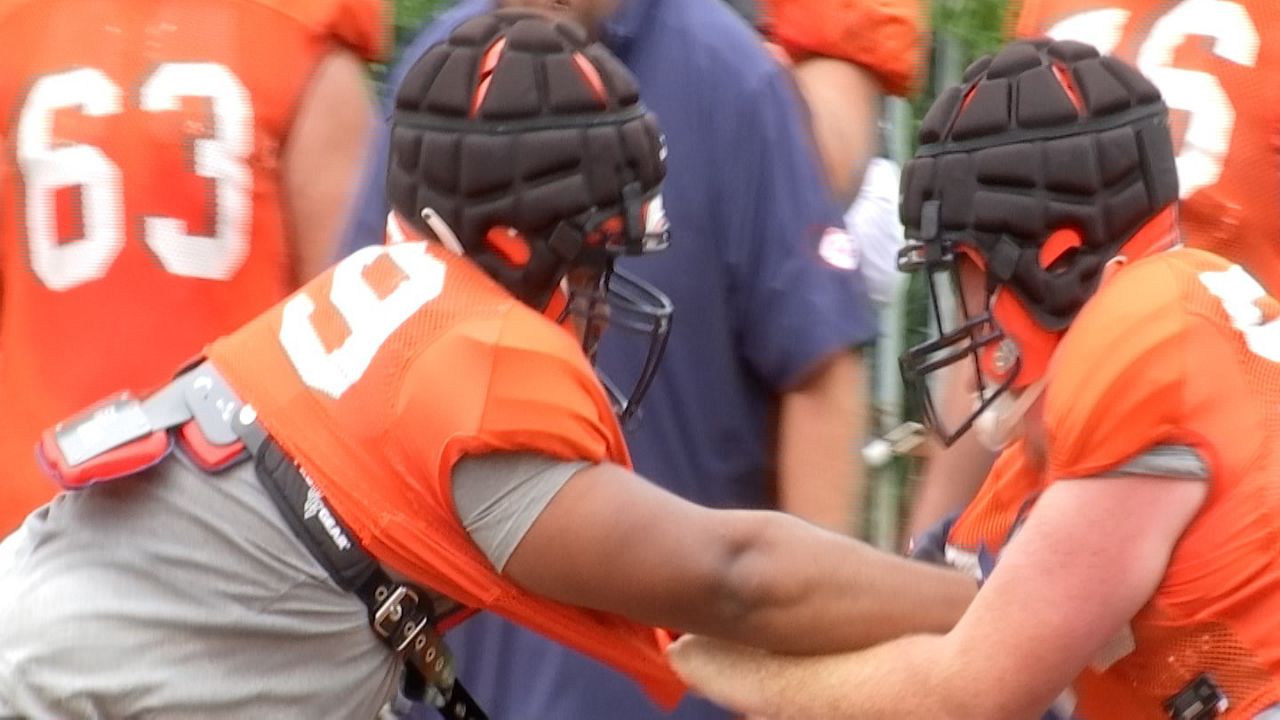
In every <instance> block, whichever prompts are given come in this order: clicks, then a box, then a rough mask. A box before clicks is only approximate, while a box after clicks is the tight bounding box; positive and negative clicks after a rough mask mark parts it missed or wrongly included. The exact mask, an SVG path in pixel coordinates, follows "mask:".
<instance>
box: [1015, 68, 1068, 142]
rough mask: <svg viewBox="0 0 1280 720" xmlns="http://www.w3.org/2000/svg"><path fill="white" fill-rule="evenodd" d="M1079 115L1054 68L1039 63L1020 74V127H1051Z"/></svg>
mask: <svg viewBox="0 0 1280 720" xmlns="http://www.w3.org/2000/svg"><path fill="white" fill-rule="evenodd" d="M1079 115H1080V114H1079V112H1077V111H1076V106H1075V103H1073V102H1071V98H1070V97H1069V96H1068V95H1067V91H1066V90H1065V89H1064V88H1063V87H1062V83H1061V82H1059V81H1058V77H1057V76H1056V75H1054V73H1053V69H1052V68H1049V67H1037V68H1034V69H1032V70H1028V71H1027V72H1025V73H1023V74H1022V75H1021V76H1019V77H1018V117H1017V124H1018V127H1024V128H1042V127H1052V126H1054V125H1062V124H1064V123H1069V122H1072V121H1074V120H1075V119H1076V118H1077V117H1079Z"/></svg>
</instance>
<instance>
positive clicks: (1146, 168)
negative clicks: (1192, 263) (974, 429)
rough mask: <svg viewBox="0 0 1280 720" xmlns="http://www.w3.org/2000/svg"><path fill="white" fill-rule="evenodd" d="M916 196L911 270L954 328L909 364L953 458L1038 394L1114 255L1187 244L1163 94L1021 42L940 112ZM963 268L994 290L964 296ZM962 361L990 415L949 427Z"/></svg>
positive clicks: (1061, 47)
mask: <svg viewBox="0 0 1280 720" xmlns="http://www.w3.org/2000/svg"><path fill="white" fill-rule="evenodd" d="M901 192H902V197H901V214H902V222H903V225H904V226H905V228H906V236H907V238H908V242H907V244H906V246H905V247H904V248H903V250H902V251H901V253H900V254H899V259H898V265H899V269H901V270H903V271H906V272H923V273H925V276H926V277H927V279H928V283H927V285H928V291H929V298H930V306H929V307H930V310H931V312H932V314H933V317H934V320H935V321H936V322H937V324H938V330H939V337H937V338H936V339H934V340H930V341H927V342H924V343H921V344H919V345H916V346H914V347H912V348H910V349H908V350H907V351H906V352H905V353H904V354H903V356H902V358H901V367H902V373H903V377H904V378H905V379H907V380H908V381H909V382H912V383H914V384H917V385H918V386H919V391H920V394H921V397H922V398H924V406H925V407H924V413H925V419H926V421H927V423H928V424H929V425H930V426H931V427H932V428H933V429H934V431H935V432H936V433H937V434H938V436H939V437H940V438H941V439H942V441H943V442H944V443H946V444H948V445H950V444H951V443H952V442H954V441H955V440H956V439H957V438H958V437H960V435H962V434H963V433H964V432H965V431H966V430H968V429H969V428H970V427H971V426H972V425H973V423H974V421H975V420H976V419H978V418H979V417H980V416H981V415H983V413H985V412H987V411H988V410H989V409H991V408H992V407H993V404H996V403H998V402H1002V403H1005V404H1007V403H1009V396H1008V395H1006V393H1008V392H1009V391H1010V390H1011V389H1013V390H1020V391H1021V390H1026V389H1028V388H1031V390H1032V392H1031V393H1028V395H1030V396H1033V395H1034V393H1035V392H1036V391H1038V389H1039V387H1032V386H1033V385H1035V384H1037V383H1038V382H1039V381H1040V380H1041V379H1042V377H1043V376H1044V373H1045V370H1046V368H1047V366H1048V362H1049V358H1050V357H1051V355H1052V354H1053V350H1054V348H1055V347H1056V346H1057V343H1058V341H1059V339H1060V338H1061V336H1062V334H1063V333H1064V332H1065V331H1066V329H1067V328H1068V327H1069V326H1070V324H1071V322H1072V320H1073V319H1074V318H1075V316H1076V314H1077V313H1078V312H1079V311H1080V308H1081V307H1082V306H1083V305H1084V304H1085V302H1086V301H1087V300H1088V299H1089V297H1090V296H1091V295H1092V294H1093V293H1094V291H1095V290H1096V289H1097V287H1098V282H1099V280H1100V279H1101V275H1102V270H1103V267H1104V266H1105V265H1106V264H1107V263H1108V262H1109V261H1110V260H1111V259H1112V258H1114V257H1116V256H1117V255H1119V254H1122V253H1123V254H1124V255H1125V256H1126V257H1138V256H1140V255H1143V254H1146V253H1148V252H1151V251H1153V250H1154V249H1156V247H1157V246H1160V247H1164V246H1167V245H1169V244H1171V243H1172V242H1173V241H1175V240H1176V230H1175V228H1176V215H1175V212H1176V210H1175V205H1174V203H1175V200H1176V199H1177V197H1178V183H1177V174H1176V171H1175V166H1174V153H1173V144H1172V140H1171V137H1170V133H1169V123H1168V112H1167V110H1166V108H1165V104H1164V102H1163V101H1162V100H1161V97H1160V93H1159V91H1158V90H1157V89H1156V88H1155V86H1154V85H1152V84H1151V82H1150V81H1148V80H1147V79H1146V78H1145V77H1143V76H1142V75H1141V74H1140V73H1139V72H1138V71H1137V70H1135V69H1134V68H1132V67H1130V66H1129V65H1127V64H1125V63H1124V62H1122V61H1120V60H1118V59H1116V58H1112V57H1100V56H1099V54H1098V52H1097V50H1095V49H1094V48H1093V47H1092V46H1089V45H1086V44H1083V43H1078V42H1068V41H1064V42H1051V41H1048V40H1038V41H1031V42H1025V41H1024V42H1015V43H1012V44H1010V45H1008V46H1006V47H1005V48H1004V49H1003V50H1001V51H1000V52H999V53H997V54H996V55H994V56H988V57H985V58H982V59H980V60H978V61H977V62H975V63H974V64H973V65H971V66H970V67H969V69H968V70H967V71H966V72H965V75H964V79H963V81H962V82H961V84H959V85H957V86H954V87H951V88H949V89H948V90H946V91H945V92H944V93H943V94H942V95H941V96H939V98H938V99H937V101H936V102H934V104H933V106H932V107H931V108H930V109H929V112H928V113H927V114H926V115H925V118H924V121H923V123H922V126H921V130H920V148H919V150H917V151H916V154H915V157H914V158H913V159H912V160H911V161H910V162H908V163H907V165H906V167H905V168H904V171H903V181H902V189H901ZM962 262H970V263H972V264H973V265H974V266H975V267H976V268H977V270H978V271H979V272H978V273H976V275H977V276H979V277H981V278H982V284H983V285H984V286H983V287H981V288H977V289H976V291H975V289H974V288H970V292H967V293H966V292H959V290H960V278H959V277H958V273H957V272H956V269H957V266H958V264H960V263H962ZM966 296H968V297H966ZM949 298H954V299H955V300H956V301H957V302H956V303H955V304H954V305H952V303H950V302H948V299H949ZM951 307H954V308H955V312H954V313H952V312H949V308H951ZM962 361H966V362H972V363H973V369H974V371H975V374H976V376H977V378H978V386H977V388H976V390H977V393H976V396H975V403H974V407H973V409H972V412H971V413H969V415H968V416H966V417H963V418H961V419H959V421H958V422H956V421H955V419H950V421H949V420H948V419H947V418H943V417H942V413H941V412H940V408H939V407H938V404H937V403H936V401H935V399H934V395H933V392H932V391H931V388H930V385H929V383H928V382H926V381H927V380H928V379H929V378H930V377H932V376H933V374H934V373H936V372H938V371H940V370H942V369H943V368H946V367H948V366H951V365H954V364H956V363H959V362H962Z"/></svg>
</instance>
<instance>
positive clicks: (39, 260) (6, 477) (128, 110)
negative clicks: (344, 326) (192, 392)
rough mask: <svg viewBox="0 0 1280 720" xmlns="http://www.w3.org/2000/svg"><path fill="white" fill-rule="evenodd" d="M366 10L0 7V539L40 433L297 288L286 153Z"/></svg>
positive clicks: (150, 1)
mask: <svg viewBox="0 0 1280 720" xmlns="http://www.w3.org/2000/svg"><path fill="white" fill-rule="evenodd" d="M381 12H382V7H381V3H380V2H379V1H378V0H101V1H99V2H79V1H78V0H0V67H3V68H4V72H3V73H0V118H3V120H2V121H0V122H2V123H6V125H4V128H5V129H4V131H3V134H4V136H5V138H4V139H5V144H4V151H3V155H0V288H2V294H0V462H2V463H3V467H4V474H3V476H0V536H3V535H4V534H6V533H7V532H8V531H10V530H12V529H13V528H14V527H16V526H17V524H18V523H19V522H21V519H22V518H23V517H24V516H25V515H26V513H27V512H29V511H30V510H32V509H33V508H34V507H35V506H36V505H38V504H39V503H41V502H43V501H45V500H47V499H48V498H49V497H50V496H52V494H53V492H54V490H55V488H54V486H53V484H52V483H50V482H49V481H48V480H47V479H45V478H44V477H43V476H42V475H41V473H40V472H39V470H38V469H37V467H36V463H35V455H34V451H33V448H34V446H35V442H36V439H37V437H38V434H39V432H40V431H41V430H43V429H44V428H45V427H47V426H49V425H52V424H53V423H55V422H57V421H58V420H60V419H62V418H63V417H64V416H66V415H68V414H70V413H72V412H75V411H76V410H79V409H80V408H83V407H84V406H86V405H88V404H90V403H93V402H95V401H97V400H100V399H101V398H102V397H103V396H104V395H107V394H108V393H111V392H115V391H117V390H121V389H124V388H132V389H134V390H137V389H140V388H142V387H148V386H151V385H154V384H158V383H160V382H161V381H163V380H165V379H166V378H167V377H168V376H169V375H171V374H172V372H173V371H174V369H175V367H176V366H177V365H179V364H180V363H181V362H182V361H184V360H186V359H188V358H190V357H191V356H193V355H195V354H196V353H198V352H199V351H200V349H201V347H202V346H203V345H204V344H205V343H207V342H208V341H209V340H211V339H212V338H214V337H217V336H218V335H220V334H223V333H226V332H229V331H231V330H233V329H234V328H236V327H238V326H239V325H241V324H242V323H244V322H246V321H247V320H249V319H250V318H252V317H253V316H254V315H256V314H257V313H259V312H261V311H262V310H264V309H265V308H267V307H269V306H270V305H271V304H272V303H274V302H276V301H278V300H279V299H280V298H282V297H283V296H284V295H285V294H287V293H288V292H289V291H290V290H291V289H292V288H293V287H294V286H295V285H296V283H295V282H294V279H293V277H292V270H291V265H290V252H291V250H290V247H289V245H288V240H287V235H288V233H287V228H286V222H285V218H284V214H283V208H282V206H281V202H282V201H281V196H282V188H281V179H280V173H279V168H280V162H281V147H282V146H283V145H284V143H286V142H287V138H288V133H289V128H290V124H291V123H292V121H293V114H294V112H295V111H296V109H297V106H298V103H299V99H300V95H301V94H302V92H303V91H304V89H305V88H306V87H307V85H308V83H309V80H310V78H311V75H312V72H313V70H314V68H315V66H316V64H317V63H318V62H319V60H320V59H321V58H323V57H324V56H325V55H326V54H327V53H328V52H329V51H330V49H331V48H332V47H334V46H335V45H339V44H341V45H344V46H347V47H350V48H352V49H354V50H356V51H358V52H360V53H361V54H362V55H364V56H366V57H375V56H377V55H378V54H379V53H380V51H381V48H380V44H381V40H382V35H383V25H382V22H383V21H382V18H381Z"/></svg>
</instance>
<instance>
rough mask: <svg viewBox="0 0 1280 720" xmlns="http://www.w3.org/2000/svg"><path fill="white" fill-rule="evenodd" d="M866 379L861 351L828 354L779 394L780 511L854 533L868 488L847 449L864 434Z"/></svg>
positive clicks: (853, 445)
mask: <svg viewBox="0 0 1280 720" xmlns="http://www.w3.org/2000/svg"><path fill="white" fill-rule="evenodd" d="M866 375H867V373H866V366H865V365H864V363H863V357H862V355H861V353H860V352H857V351H848V352H839V353H836V354H834V355H831V356H830V357H828V358H826V359H825V360H823V361H822V362H821V363H820V364H819V365H818V367H817V368H815V369H814V370H812V371H810V372H809V373H808V374H807V375H806V376H805V377H804V378H802V379H801V380H800V382H799V383H797V384H796V386H795V387H792V388H789V389H787V390H786V391H785V392H783V394H782V399H781V402H780V407H779V418H778V507H779V508H780V509H782V510H783V511H785V512H789V513H791V514H793V515H796V516H798V517H800V518H803V519H805V520H808V521H809V522H811V523H814V524H816V525H819V526H821V527H824V528H827V529H828V530H835V531H836V532H841V533H846V534H850V533H852V534H855V535H856V534H857V533H856V530H857V528H856V527H855V523H856V522H857V519H859V518H861V517H862V503H863V497H864V493H865V490H866V486H865V481H864V477H863V472H862V464H861V463H860V462H858V459H857V455H856V454H855V453H851V452H846V451H845V449H846V448H851V447H858V446H859V445H860V441H861V440H862V439H863V436H864V434H865V431H866V401H865V398H866V382H867V379H866Z"/></svg>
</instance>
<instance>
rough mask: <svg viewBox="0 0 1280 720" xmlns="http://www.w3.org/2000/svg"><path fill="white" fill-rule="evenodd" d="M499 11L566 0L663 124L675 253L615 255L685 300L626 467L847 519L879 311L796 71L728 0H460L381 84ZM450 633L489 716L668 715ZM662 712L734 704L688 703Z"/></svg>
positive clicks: (526, 655)
mask: <svg viewBox="0 0 1280 720" xmlns="http://www.w3.org/2000/svg"><path fill="white" fill-rule="evenodd" d="M496 4H502V5H507V6H517V5H519V6H526V7H529V6H537V7H543V8H545V9H547V10H550V11H553V12H563V13H567V14H569V15H571V16H573V17H574V18H576V19H578V20H579V21H581V22H582V23H583V24H584V25H586V26H587V27H588V28H589V29H590V30H592V31H593V32H595V33H597V34H598V36H599V37H600V39H601V40H602V41H603V42H604V43H605V45H606V46H607V47H609V49H610V50H612V51H613V52H614V53H615V54H616V55H617V56H618V57H619V58H620V59H621V60H622V61H623V63H624V64H625V65H626V66H627V67H628V69H630V70H631V72H632V73H633V74H634V75H635V76H636V77H637V78H638V80H639V83H640V92H641V97H642V99H643V101H644V102H645V104H646V105H647V106H648V107H649V108H650V109H652V110H653V111H654V112H655V113H656V114H657V116H658V118H659V121H660V122H661V124H662V128H663V131H664V133H665V135H666V141H667V146H668V157H667V168H668V169H667V179H666V183H665V187H664V198H665V203H666V213H667V216H668V218H669V220H670V223H671V227H672V234H673V239H672V243H671V247H670V249H669V251H668V252H665V253H662V254H661V256H659V257H653V258H652V259H650V258H643V259H637V260H636V261H635V262H630V263H624V265H625V269H626V270H628V271H630V272H632V273H635V274H637V275H639V276H641V277H643V278H645V279H647V280H649V281H650V282H652V283H653V284H655V285H657V286H658V287H659V288H661V289H662V290H663V291H664V292H665V293H667V294H668V295H669V296H670V297H671V299H672V301H673V302H674V305H675V308H676V316H675V319H674V322H673V326H672V332H671V337H670V341H669V345H668V347H667V351H666V355H665V357H664V360H663V363H662V365H661V367H660V369H659V371H658V373H657V377H656V379H655V380H654V383H653V385H652V386H651V388H650V390H649V393H648V395H647V396H646V399H645V404H644V406H643V407H642V408H641V411H640V414H639V415H638V416H637V417H635V418H633V421H632V422H631V423H630V425H629V427H628V431H627V441H628V443H629V445H630V447H631V450H632V455H633V458H634V461H635V466H636V469H637V470H638V471H639V472H641V473H642V474H644V475H645V476H647V477H651V478H653V479H654V480H655V481H656V482H659V483H661V484H663V485H664V486H665V487H667V488H668V489H670V490H673V491H674V492H677V493H679V494H680V495H683V496H684V497H686V498H689V499H691V500H693V501H695V502H698V503H701V504H704V505H708V506H711V507H738V508H768V507H780V508H781V509H783V510H787V511H789V512H793V513H795V514H797V515H800V516H801V517H804V518H806V519H809V520H810V521H813V522H815V523H818V524H820V525H824V526H827V527H831V528H833V529H838V530H842V531H845V532H848V531H849V530H850V529H851V527H852V514H853V512H854V511H853V508H854V507H855V506H856V501H855V499H854V497H853V496H854V490H855V488H856V487H857V484H856V483H855V482H853V478H855V477H856V476H857V474H858V471H857V468H856V466H855V463H856V455H855V450H854V449H855V447H856V446H857V444H858V441H859V436H860V432H861V419H860V415H861V411H862V398H861V383H862V365H861V358H860V355H859V352H858V349H859V348H860V347H861V346H862V345H864V344H865V343H868V342H870V341H872V340H873V339H874V337H875V334H876V325H875V319H874V318H875V311H874V309H873V307H872V306H871V304H870V302H869V301H868V299H867V296H866V292H865V289H864V286H863V281H862V278H861V275H860V273H859V272H858V270H857V264H858V257H857V248H856V246H855V245H854V243H853V242H852V240H851V239H850V238H849V237H848V235H846V234H845V233H844V232H843V231H842V230H839V229H838V228H839V227H840V226H841V220H840V212H839V210H838V209H837V207H836V205H835V203H834V202H832V199H831V196H830V194H829V192H828V190H827V188H826V186H825V184H824V178H823V172H822V168H821V166H820V164H819V161H818V159H817V157H816V153H815V150H814V146H813V142H812V139H811V136H810V135H809V130H808V126H807V118H806V117H805V115H804V112H803V110H802V105H801V103H800V100H799V98H798V95H797V93H796V90H795V85H794V82H793V81H792V79H791V77H790V76H789V74H788V71H787V69H786V68H784V67H783V66H782V65H780V64H778V63H777V62H776V61H775V60H774V59H773V58H772V57H771V56H770V55H769V54H768V52H767V51H766V50H765V48H764V47H763V45H762V43H761V41H760V39H759V37H758V36H757V35H756V34H755V33H754V32H753V31H752V29H751V28H750V27H748V26H747V24H746V23H745V22H743V21H742V20H741V19H740V18H739V17H738V16H737V15H735V14H734V12H733V10H732V9H730V8H729V7H728V6H726V5H725V4H724V3H723V2H721V0H523V1H522V2H521V1H516V0H498V2H495V0H463V1H462V2H460V3H458V4H457V5H455V6H454V7H453V8H451V9H450V10H449V11H447V12H445V13H444V14H442V15H441V16H440V17H439V18H437V19H436V20H435V21H434V22H433V23H431V24H430V25H429V26H428V27H426V28H425V29H424V30H423V32H422V33H421V34H420V35H419V36H418V37H417V38H416V39H415V40H414V41H413V43H412V44H411V45H410V46H409V47H408V48H406V50H405V52H404V54H403V60H402V61H401V63H400V64H399V65H398V66H397V67H395V68H393V70H392V71H391V73H390V75H389V77H388V87H389V89H391V90H394V88H395V87H396V86H397V85H398V84H399V82H400V81H401V80H402V79H403V77H404V75H405V73H406V72H407V70H408V67H409V66H411V65H412V63H413V61H414V60H416V59H417V57H418V56H419V55H421V53H422V52H423V51H424V50H425V49H426V48H428V47H429V46H430V45H432V44H434V43H436V42H438V41H440V40H441V39H443V38H444V37H446V36H447V34H448V33H449V32H451V31H452V30H453V29H454V28H456V27H457V26H458V25H459V24H461V23H462V22H464V21H465V20H467V19H469V18H471V17H474V16H475V15H478V14H480V13H483V12H488V11H490V10H492V9H494V7H495V5H496ZM386 133H387V130H386V128H382V129H381V131H380V134H379V136H378V137H377V138H376V141H375V144H374V147H373V148H372V150H371V153H370V167H369V169H368V174H367V182H366V184H365V187H364V191H363V197H362V198H361V199H360V200H359V201H358V215H357V217H355V218H354V220H353V223H352V226H351V230H350V233H349V242H348V246H347V248H346V249H347V251H351V250H353V249H355V248H356V247H358V246H361V245H366V244H371V243H377V242H381V240H382V238H383V227H384V224H385V221H386V213H387V203H386V199H385V190H384V185H383V182H382V178H383V177H384V175H385V167H386V158H387V136H386ZM625 342H626V340H625V338H623V337H622V336H621V334H616V335H613V336H610V335H606V336H605V339H604V341H603V342H602V345H601V349H600V356H599V358H600V359H599V364H600V366H601V367H602V369H603V370H604V371H605V372H606V374H607V375H609V376H610V377H618V378H624V377H628V376H634V374H635V372H636V370H637V368H631V367H628V364H629V362H630V361H631V360H632V358H633V357H634V355H635V353H628V352H627V348H626V347H625V346H624V343H625ZM450 644H451V645H452V646H454V648H455V650H456V653H457V655H458V659H459V675H460V677H463V678H465V679H466V681H467V683H468V686H469V687H471V688H472V689H473V692H474V694H475V695H476V697H477V699H479V700H480V701H481V703H482V704H483V705H484V706H485V707H486V708H487V709H488V710H489V711H490V712H491V713H492V715H493V716H494V717H501V718H508V719H513V720H520V719H522V718H529V719H530V720H533V719H539V720H541V719H545V718H564V719H566V720H572V719H575V718H605V717H607V718H618V719H620V720H632V719H639V718H652V717H657V716H659V713H658V710H657V709H656V708H654V707H653V706H652V705H651V704H650V703H649V702H648V701H647V700H646V699H645V698H644V696H643V695H642V694H641V692H640V690H639V688H637V687H635V686H634V685H632V684H631V683H630V682H629V681H628V680H626V679H625V678H623V677H621V676H619V675H616V674H615V673H613V672H612V671H610V670H608V669H606V668H604V667H603V666H601V665H598V664H596V663H595V662H594V661H591V660H588V659H586V658H585V657H583V656H581V655H578V654H575V653H574V652H573V651H570V650H567V649H565V648H563V647H560V646H557V645H555V644H553V643H551V642H550V641H547V640H543V639H541V638H539V637H538V636H536V635H533V634H531V633H528V632H527V631H524V630H521V629H519V628H516V627H515V626H513V625H509V624H506V623H504V622H503V621H501V620H498V619H497V618H492V619H491V618H479V619H476V620H473V621H470V622H468V623H466V624H465V625H463V626H462V627H460V628H458V629H457V630H455V631H454V632H453V633H451V635H450ZM426 716H427V715H425V714H424V717H426ZM672 717H677V718H728V717H730V715H729V714H727V713H726V712H724V711H722V710H719V709H717V708H715V707H714V706H712V705H710V704H709V703H707V702H705V701H702V700H699V699H696V698H691V699H688V700H686V701H685V702H684V703H683V704H682V705H681V706H680V708H679V709H678V710H677V711H676V712H675V714H674V715H673V716H672Z"/></svg>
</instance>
